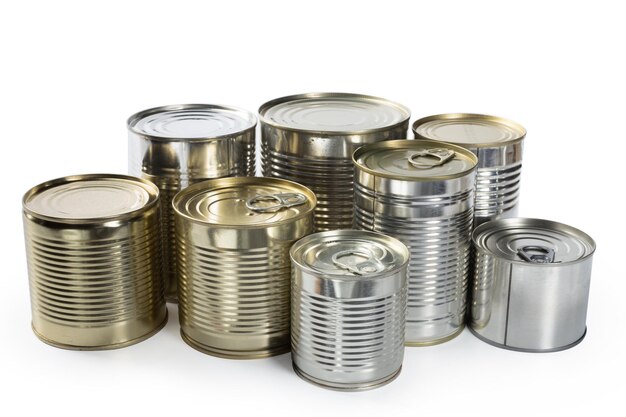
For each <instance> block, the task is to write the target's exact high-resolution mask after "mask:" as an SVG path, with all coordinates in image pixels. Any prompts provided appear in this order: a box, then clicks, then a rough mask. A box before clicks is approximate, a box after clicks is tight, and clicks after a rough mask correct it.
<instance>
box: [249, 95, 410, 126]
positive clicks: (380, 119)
mask: <svg viewBox="0 0 626 417" xmlns="http://www.w3.org/2000/svg"><path fill="white" fill-rule="evenodd" d="M259 114H260V116H261V120H262V121H263V122H264V123H267V124H270V125H273V126H275V127H278V128H282V129H288V130H295V131H303V132H320V133H336V134H362V133H370V132H376V131H379V130H385V129H389V128H391V127H394V126H397V125H400V124H402V123H405V122H407V121H408V120H409V118H410V117H411V112H410V111H409V109H408V108H406V107H404V106H403V105H401V104H398V103H394V102H391V101H388V100H385V99H382V98H378V97H372V96H366V95H361V94H348V93H310V94H298V95H293V96H288V97H282V98H278V99H276V100H272V101H270V102H267V103H265V104H263V105H262V106H261V107H260V108H259Z"/></svg>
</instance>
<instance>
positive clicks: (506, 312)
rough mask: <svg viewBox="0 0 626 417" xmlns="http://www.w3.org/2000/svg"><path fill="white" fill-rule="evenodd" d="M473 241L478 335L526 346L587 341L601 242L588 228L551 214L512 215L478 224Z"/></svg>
mask: <svg viewBox="0 0 626 417" xmlns="http://www.w3.org/2000/svg"><path fill="white" fill-rule="evenodd" d="M473 240H474V247H475V248H476V261H475V264H476V271H475V275H474V281H473V285H472V308H471V322H470V329H471V331H472V333H474V335H476V336H477V337H478V338H479V339H481V340H483V341H485V342H487V343H490V344H492V345H495V346H498V347H502V348H506V349H512V350H518V351H526V352H553V351H559V350H563V349H568V348H570V347H572V346H575V345H576V344H578V343H580V341H582V339H583V338H584V337H585V333H586V328H587V327H586V318H587V304H588V299H589V285H590V280H591V263H592V259H593V253H594V251H595V248H596V244H595V242H594V241H593V239H592V238H591V237H589V235H587V234H585V233H583V232H581V231H580V230H578V229H575V228H573V227H571V226H567V225H564V224H561V223H556V222H552V221H548V220H539V219H525V218H513V219H501V220H494V221H491V222H488V223H485V224H483V225H481V226H479V227H478V228H477V229H476V230H475V231H474V235H473Z"/></svg>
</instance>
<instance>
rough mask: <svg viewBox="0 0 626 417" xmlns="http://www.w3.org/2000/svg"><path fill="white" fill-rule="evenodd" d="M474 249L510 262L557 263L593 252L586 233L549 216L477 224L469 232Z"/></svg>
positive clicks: (541, 264)
mask: <svg viewBox="0 0 626 417" xmlns="http://www.w3.org/2000/svg"><path fill="white" fill-rule="evenodd" d="M473 241H474V246H475V247H476V249H477V250H479V251H482V252H484V253H487V254H489V255H492V256H494V257H496V258H499V259H505V260H507V261H509V262H513V263H521V264H525V265H537V266H558V265H562V264H567V263H574V262H578V261H582V260H584V259H586V258H588V257H589V256H591V255H593V253H594V251H595V249H596V244H595V242H594V241H593V239H592V238H591V237H590V236H589V235H587V234H586V233H584V232H582V231H580V230H578V229H576V228H574V227H571V226H567V225H565V224H562V223H557V222H553V221H549V220H541V219H527V218H509V219H500V220H493V221H490V222H487V223H484V224H482V225H480V226H479V227H478V228H476V230H475V231H474V234H473Z"/></svg>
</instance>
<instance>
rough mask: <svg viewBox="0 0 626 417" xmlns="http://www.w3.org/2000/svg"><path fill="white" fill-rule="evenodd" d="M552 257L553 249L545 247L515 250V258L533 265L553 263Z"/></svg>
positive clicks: (527, 247) (528, 247)
mask: <svg viewBox="0 0 626 417" xmlns="http://www.w3.org/2000/svg"><path fill="white" fill-rule="evenodd" d="M533 252H534V253H533ZM554 255H555V253H554V249H551V248H546V247H545V246H524V247H521V248H519V249H518V250H517V256H519V257H520V258H522V259H523V260H525V261H526V262H532V263H534V264H551V263H553V262H554Z"/></svg>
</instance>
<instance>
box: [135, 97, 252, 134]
mask: <svg viewBox="0 0 626 417" xmlns="http://www.w3.org/2000/svg"><path fill="white" fill-rule="evenodd" d="M255 126H256V117H255V116H254V114H252V113H250V112H248V111H246V110H243V109H239V108H236V107H230V106H220V105H212V104H182V105H172V106H162V107H155V108H153V109H148V110H144V111H142V112H139V113H137V114H134V115H132V116H131V117H130V118H129V119H128V128H129V129H130V130H131V131H133V132H134V133H136V134H138V135H142V136H146V137H149V138H152V139H156V140H158V139H163V140H172V139H178V140H207V139H218V138H223V137H230V136H233V135H237V134H240V133H242V132H244V131H246V130H249V129H254V127H255Z"/></svg>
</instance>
